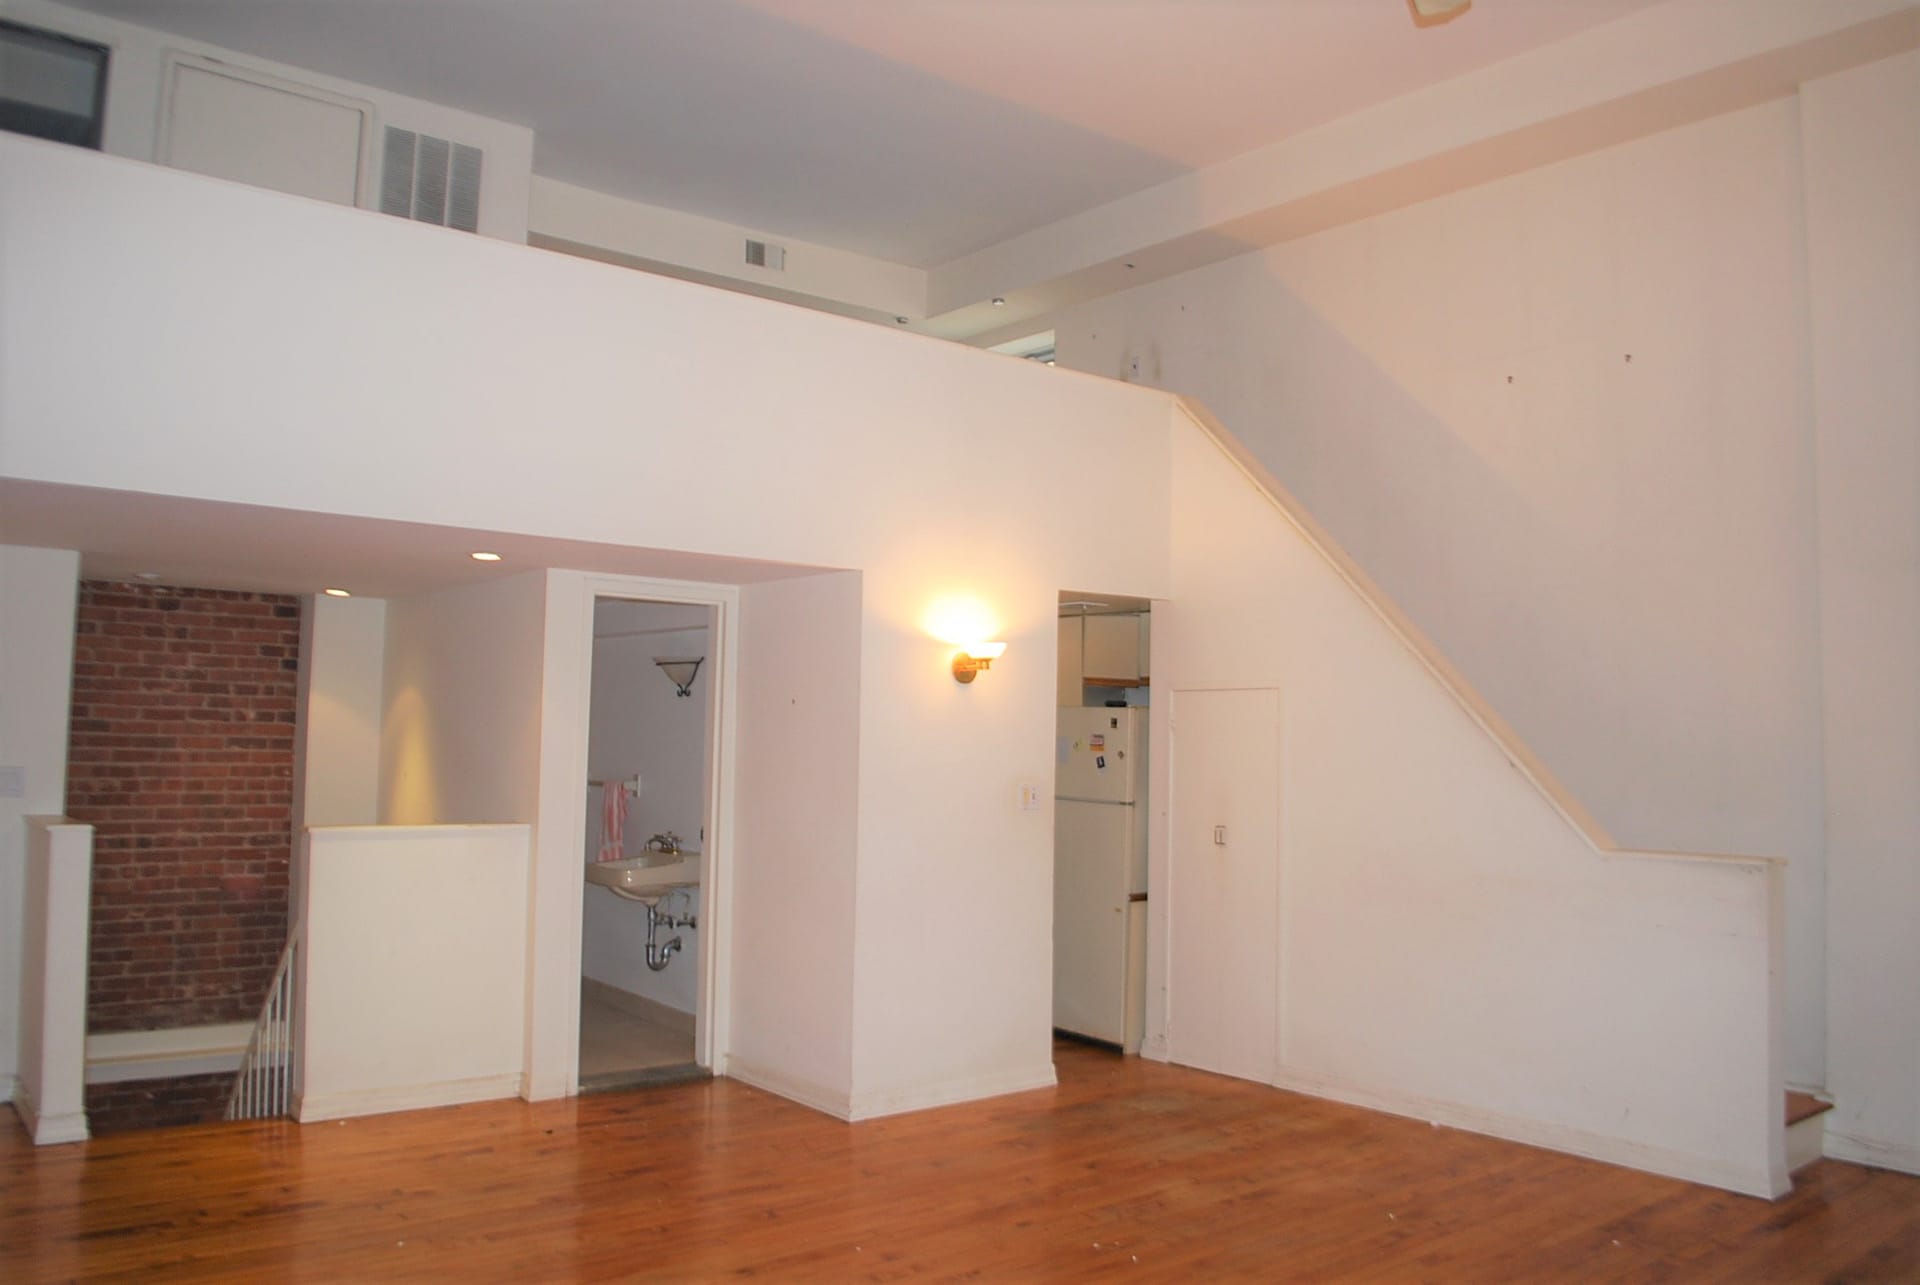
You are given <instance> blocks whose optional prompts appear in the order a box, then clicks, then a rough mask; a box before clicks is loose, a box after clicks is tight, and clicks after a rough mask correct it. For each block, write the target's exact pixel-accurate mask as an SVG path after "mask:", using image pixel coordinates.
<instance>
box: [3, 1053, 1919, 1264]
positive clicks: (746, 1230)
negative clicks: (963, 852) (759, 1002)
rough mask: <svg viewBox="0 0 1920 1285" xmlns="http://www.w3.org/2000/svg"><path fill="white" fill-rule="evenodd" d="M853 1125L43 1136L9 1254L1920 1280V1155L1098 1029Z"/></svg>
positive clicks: (401, 1124)
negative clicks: (1493, 1110)
mask: <svg viewBox="0 0 1920 1285" xmlns="http://www.w3.org/2000/svg"><path fill="white" fill-rule="evenodd" d="M1056 1059H1057V1062H1058V1065H1059V1069H1060V1079H1061V1085H1060V1087H1059V1088H1058V1089H1053V1090H1041V1091H1038V1092H1033V1093H1023V1094H1018V1095H1015V1096H1012V1097H1007V1098H1000V1099H997V1100H994V1101H990V1102H985V1103H976V1104H970V1105H965V1106H959V1107H951V1108H946V1109H943V1110H937V1111H925V1112H919V1113H916V1114H913V1115H908V1116H900V1117H895V1118H892V1119H887V1120H876V1121H870V1122H867V1123H865V1124H859V1125H845V1124H841V1123H839V1122H837V1121H835V1120H831V1119H829V1118H827V1117H825V1116H822V1115H819V1114H817V1113H815V1112H813V1111H809V1110H807V1109H805V1108H803V1107H798V1106H795V1105H793V1104H791V1103H788V1102H784V1101H782V1100H781V1099H779V1098H775V1097H772V1096H769V1095H768V1094H765V1093H762V1092H759V1091H758V1090H755V1089H751V1088H748V1087H746V1086H744V1085H742V1084H739V1083H737V1082H734V1081H728V1080H713V1081H709V1082H705V1083H699V1084H683V1085H675V1086H672V1087H667V1088H659V1089H652V1090H647V1091H643V1092H635V1093H614V1094H606V1095H601V1096H594V1097H586V1098H578V1099H574V1100H572V1101H569V1102H564V1103H543V1104H538V1105H529V1104H527V1103H522V1102H517V1101H516V1102H498V1103H484V1104H480V1105H477V1106H470V1107H455V1108H450V1109H447V1110H441V1111H425V1112H413V1113H408V1114H402V1115H391V1116H381V1117H374V1118H368V1119H360V1120H352V1121H347V1122H345V1123H335V1124H315V1125H307V1126H304V1127H303V1126H300V1125H295V1124H292V1123H284V1122H278V1121H275V1122H267V1123H260V1124H247V1125H209V1126H196V1127H192V1128H185V1129H172V1130H162V1131H155V1132H149V1133H139V1134H121V1135H117V1136H114V1137H109V1138H103V1139H98V1140H95V1141H93V1142H89V1143H85V1144H81V1145H78V1146H70V1147H55V1148H47V1149H44V1150H42V1151H39V1152H36V1151H35V1149H34V1148H33V1147H31V1146H30V1145H28V1144H27V1142H26V1139H25V1135H24V1134H23V1133H22V1132H21V1130H20V1129H19V1128H18V1127H10V1128H8V1129H7V1130H6V1131H5V1132H4V1136H0V1280H6V1281H9V1282H24V1281H38V1280H64V1279H72V1278H86V1279H89V1280H96V1279H104V1278H111V1277H115V1276H125V1277H134V1276H138V1277H140V1278H141V1279H143V1280H144V1279H155V1278H161V1279H166V1278H172V1279H186V1278H191V1279H195V1280H205V1279H214V1278H227V1279H240V1278H247V1279H256V1280H259V1279H268V1280H272V1279H281V1280H313V1281H341V1280H355V1281H360V1280H372V1279H395V1278H416V1279H417V1278H445V1277H459V1278H464V1279H465V1280H468V1281H479V1280H501V1279H514V1280H559V1279H569V1278H600V1279H605V1278H613V1277H636V1276H637V1277H652V1278H662V1279H672V1280H690V1279H705V1278H710V1277H716V1276H723V1275H735V1274H739V1275H755V1276H760V1277H764V1278H769V1279H773V1280H782V1281H785V1280H796V1279H819V1278H825V1279H844V1280H897V1279H901V1278H904V1277H909V1276H933V1277H938V1278H945V1279H978V1280H1035V1279H1057V1278H1066V1279H1077V1278H1085V1277H1095V1276H1104V1275H1107V1274H1109V1273H1122V1272H1124V1273H1127V1274H1130V1275H1134V1276H1138V1277H1141V1278H1146V1279H1163V1280H1165V1279H1179V1280H1192V1279H1220V1278H1241V1279H1262V1280H1275V1279H1290V1278H1306V1279H1316V1280H1367V1281H1379V1280H1472V1281H1486V1280H1566V1279H1575V1278H1577V1279H1580V1280H1582V1281H1588V1280H1684V1281H1696V1280H1724V1281H1760V1280H1816V1279H1830V1280H1913V1279H1915V1278H1916V1276H1917V1275H1920V1178H1913V1177H1908V1176H1905V1175H1900V1174H1893V1173H1887V1172H1883V1171H1877V1170H1871V1169H1864V1168H1860V1167H1858V1166H1853V1165H1845V1164H1840V1163H1837V1162H1834V1161H1823V1162H1821V1163H1819V1164H1816V1165H1815V1166H1813V1167H1812V1168H1811V1169H1809V1170H1807V1171H1805V1172H1803V1173H1802V1174H1801V1176H1800V1184H1799V1187H1798V1188H1797V1190H1796V1191H1795V1192H1794V1193H1793V1195H1792V1196H1791V1197H1789V1198H1787V1199H1785V1200H1782V1201H1779V1202H1776V1203H1768V1202H1766V1201H1761V1200H1753V1199H1748V1198H1745V1197H1740V1196H1731V1195H1726V1194H1724V1193H1721V1192H1716V1191H1711V1190H1708V1189H1706V1188H1703V1187H1693V1186H1689V1185H1687V1184H1685V1183H1681V1182H1674V1181H1670V1180H1667V1179H1661V1178H1652V1177H1648V1176H1646V1175H1643V1174H1637V1173H1633V1172H1630V1171H1628V1170H1624V1169H1616V1168H1612V1167H1610V1166H1607V1165H1601V1164H1595V1163H1592V1162H1589V1161H1583V1160H1576V1159H1573V1158H1571V1157H1567V1156H1560V1155H1556V1154H1554V1153H1551V1152H1546V1151H1536V1150H1533V1149H1530V1148H1527V1147H1522V1146H1517V1145H1514V1144H1511V1143H1504V1142H1497V1141H1494V1140H1492V1139H1488V1138H1481V1137H1477V1136H1475V1135H1473V1134H1467V1133H1458V1132H1454V1131H1452V1130H1448V1129H1437V1128H1432V1127H1430V1126H1428V1125H1425V1124H1422V1123H1420V1122H1417V1121H1409V1120H1401V1119H1397V1118H1394V1117H1391V1116H1384V1115H1377V1114H1374V1113H1371V1112H1367V1111H1361V1110H1357V1109H1355V1108H1351V1107H1344V1106H1338V1105H1335V1104H1333V1103H1327V1102H1321V1101H1317V1100H1315V1099H1312V1098H1305V1097H1300V1096H1297V1095H1293V1094H1288V1093H1281V1092H1277V1091H1275V1090H1271V1089H1266V1088H1261V1087H1259V1086H1257V1085H1252V1084H1245V1083H1242V1082H1239V1081H1235V1080H1228V1079H1223V1078H1220V1077H1217V1076H1211V1075H1206V1074H1203V1073H1200V1072H1197V1071H1186V1070H1182V1069H1179V1068H1172V1067H1165V1066H1159V1065H1155V1064H1153V1063H1149V1062H1143V1061H1141V1060H1139V1059H1137V1058H1135V1059H1125V1060H1122V1059H1120V1058H1118V1057H1116V1056H1114V1055H1111V1054H1107V1053H1103V1052H1100V1051H1098V1050H1094V1049H1088V1048H1084V1047H1081V1046H1077V1045H1072V1044H1065V1043H1063V1044H1061V1045H1059V1046H1058V1049H1057V1051H1056Z"/></svg>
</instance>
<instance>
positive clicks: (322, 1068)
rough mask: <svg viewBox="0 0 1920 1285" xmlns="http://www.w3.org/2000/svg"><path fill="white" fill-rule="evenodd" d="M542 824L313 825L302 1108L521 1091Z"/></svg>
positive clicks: (404, 1106) (346, 1109)
mask: <svg viewBox="0 0 1920 1285" xmlns="http://www.w3.org/2000/svg"><path fill="white" fill-rule="evenodd" d="M531 834H532V831H531V827H529V826H525V825H484V826H343V827H319V828H314V829H310V830H308V831H307V836H306V844H305V848H304V850H303V853H302V861H301V868H300V883H301V889H300V893H301V895H300V904H301V905H302V907H303V908H304V909H303V918H302V920H301V924H300V932H301V937H302V941H301V950H302V957H301V961H300V967H299V969H298V970H297V971H296V979H297V980H296V986H297V988H298V993H297V996H296V1001H295V1012H296V1014H297V1020H298V1021H299V1022H300V1023H301V1028H300V1036H299V1040H300V1042H299V1049H300V1058H301V1065H300V1068H299V1070H298V1072H297V1080H296V1083H297V1088H296V1093H295V1097H296V1100H295V1103H294V1115H295V1117H296V1118H297V1119H299V1120H300V1121H301V1122H302V1123H305V1122H307V1121H311V1120H332V1119H337V1118H340V1117H344V1116H355V1115H373V1114H376V1113H379V1112H382V1111H405V1110H414V1109H418V1108H421V1107H431V1106H449V1105H452V1104H454V1103H457V1102H476V1101H480V1100H482V1099H486V1098H504V1097H512V1096H514V1095H515V1094H516V1093H518V1092H519V1091H520V1069H521V1045H522V1038H523V1034H524V1032H523V1026H524V1022H525V1012H526V1009H525V983H526V952H527V913H526V906H527V861H528V853H529V851H530V848H531V842H532V840H531Z"/></svg>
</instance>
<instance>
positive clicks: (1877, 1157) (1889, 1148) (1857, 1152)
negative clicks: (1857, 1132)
mask: <svg viewBox="0 0 1920 1285" xmlns="http://www.w3.org/2000/svg"><path fill="white" fill-rule="evenodd" d="M1822 1145H1823V1150H1824V1151H1825V1152H1826V1155H1827V1159H1829V1160H1846V1161H1849V1162H1851V1163H1853V1164H1857V1165H1872V1166H1873V1167H1874V1168H1876V1169H1897V1170H1898V1171H1900V1172H1901V1173H1911V1174H1920V1147H1916V1146H1910V1145H1908V1144H1906V1143H1900V1142H1883V1141H1881V1140H1880V1139H1878V1138H1861V1137H1855V1136H1853V1135H1851V1134H1845V1133H1835V1132H1834V1131H1833V1129H1832V1128H1831V1127H1829V1128H1828V1129H1827V1133H1826V1138H1825V1140H1824V1142H1823V1144H1822Z"/></svg>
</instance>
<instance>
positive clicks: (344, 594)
mask: <svg viewBox="0 0 1920 1285" xmlns="http://www.w3.org/2000/svg"><path fill="white" fill-rule="evenodd" d="M320 592H321V593H324V594H326V595H327V597H329V598H351V597H353V594H352V593H350V592H348V591H347V590H345V589H322V590H321V591H320Z"/></svg>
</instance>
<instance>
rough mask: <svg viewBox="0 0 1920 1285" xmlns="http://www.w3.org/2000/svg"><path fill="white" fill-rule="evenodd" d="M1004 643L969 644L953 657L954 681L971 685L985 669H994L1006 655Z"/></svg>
mask: <svg viewBox="0 0 1920 1285" xmlns="http://www.w3.org/2000/svg"><path fill="white" fill-rule="evenodd" d="M1006 650H1007V645H1006V644H1005V643H1003V642H977V643H968V644H967V645H966V646H965V647H962V648H961V649H960V650H959V651H957V652H955V653H954V656H953V681H954V682H956V683H970V682H972V681H973V678H974V675H975V674H978V673H979V672H980V671H981V670H983V669H991V668H993V662H994V661H996V660H998V659H1000V657H1001V656H1002V655H1004V654H1005V653H1006Z"/></svg>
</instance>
